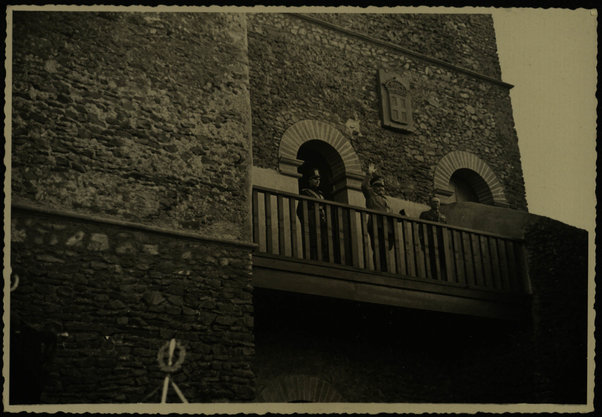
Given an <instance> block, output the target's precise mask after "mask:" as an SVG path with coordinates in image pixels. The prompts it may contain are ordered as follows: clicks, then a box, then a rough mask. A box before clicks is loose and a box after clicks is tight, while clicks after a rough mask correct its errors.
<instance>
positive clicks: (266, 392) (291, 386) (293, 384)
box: [255, 375, 344, 403]
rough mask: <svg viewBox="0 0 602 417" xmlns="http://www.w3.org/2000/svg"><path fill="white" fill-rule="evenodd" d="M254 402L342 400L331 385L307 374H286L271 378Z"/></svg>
mask: <svg viewBox="0 0 602 417" xmlns="http://www.w3.org/2000/svg"><path fill="white" fill-rule="evenodd" d="M255 401H256V402H265V403H277V402H344V399H343V397H342V396H341V395H340V394H339V393H338V392H337V390H335V389H334V387H333V386H332V385H330V384H329V383H328V382H326V381H324V380H323V379H321V378H318V377H315V376H308V375H287V376H280V377H276V378H274V379H273V380H271V381H270V382H269V383H268V384H267V385H266V386H265V387H264V388H263V389H262V390H261V391H260V392H259V394H258V395H257V397H256V399H255Z"/></svg>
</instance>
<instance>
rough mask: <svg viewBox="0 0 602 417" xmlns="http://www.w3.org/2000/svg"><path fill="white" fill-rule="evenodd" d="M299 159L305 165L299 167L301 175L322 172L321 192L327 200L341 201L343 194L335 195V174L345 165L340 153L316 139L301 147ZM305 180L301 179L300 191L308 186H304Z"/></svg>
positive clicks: (298, 154)
mask: <svg viewBox="0 0 602 417" xmlns="http://www.w3.org/2000/svg"><path fill="white" fill-rule="evenodd" d="M297 159H299V160H301V161H303V164H302V165H301V166H300V167H299V173H300V174H302V175H303V174H304V172H307V171H309V170H311V169H318V170H319V171H320V176H321V181H320V191H322V194H323V195H324V198H326V199H327V200H333V201H337V199H338V201H339V202H345V201H341V199H342V197H343V194H341V193H335V191H336V190H335V182H334V180H335V178H334V176H333V171H334V173H336V172H337V170H338V168H339V167H340V166H342V165H343V160H342V159H341V156H340V155H339V153H338V152H337V151H336V149H334V148H333V147H332V146H330V145H329V144H328V143H326V142H324V141H322V140H318V139H314V140H310V141H307V142H305V143H303V145H301V147H300V148H299V151H298V152H297ZM303 182H304V178H300V179H299V190H301V188H304V187H306V186H307V184H304V183H303Z"/></svg>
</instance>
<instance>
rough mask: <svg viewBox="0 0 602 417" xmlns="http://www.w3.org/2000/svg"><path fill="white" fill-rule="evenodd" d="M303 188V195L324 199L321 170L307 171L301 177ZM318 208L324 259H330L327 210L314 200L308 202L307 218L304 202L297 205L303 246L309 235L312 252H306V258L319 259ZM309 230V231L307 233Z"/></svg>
mask: <svg viewBox="0 0 602 417" xmlns="http://www.w3.org/2000/svg"><path fill="white" fill-rule="evenodd" d="M301 181H302V184H303V186H302V188H301V192H300V194H301V195H304V196H307V197H312V198H317V199H319V200H324V195H323V194H322V192H321V191H320V171H319V170H317V169H311V170H309V171H308V172H306V173H305V174H304V176H303V178H302V179H301ZM316 209H317V210H318V213H319V214H318V216H319V218H320V225H319V226H320V241H321V242H320V244H321V248H322V259H323V260H325V261H327V260H328V228H327V223H326V212H325V210H324V206H323V205H322V204H318V205H317V207H316V204H315V203H314V202H313V201H309V202H307V217H308V219H305V215H304V213H303V202H302V201H300V202H299V205H298V206H297V216H298V217H299V221H300V222H301V229H302V231H303V232H302V234H301V237H302V241H303V248H304V250H305V246H306V244H305V242H306V239H307V237H306V235H309V251H310V253H309V254H308V253H305V258H306V259H314V260H317V259H318V234H317V231H318V229H317V225H316V216H315V210H316ZM306 232H307V233H306Z"/></svg>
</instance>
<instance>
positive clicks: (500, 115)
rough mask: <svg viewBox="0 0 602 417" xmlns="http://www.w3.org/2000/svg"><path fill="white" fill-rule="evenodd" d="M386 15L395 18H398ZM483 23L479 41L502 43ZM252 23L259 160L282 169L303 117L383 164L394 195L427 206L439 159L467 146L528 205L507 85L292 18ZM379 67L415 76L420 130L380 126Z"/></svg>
mask: <svg viewBox="0 0 602 417" xmlns="http://www.w3.org/2000/svg"><path fill="white" fill-rule="evenodd" d="M354 19H357V22H356V23H354V29H357V30H358V31H359V29H360V28H361V27H364V28H369V27H371V26H370V25H371V24H372V23H371V22H367V23H366V22H363V21H362V20H361V18H360V17H350V16H347V17H345V19H344V20H345V24H346V25H347V24H349V25H350V23H348V22H351V21H354V22H355V20H354ZM387 19H388V20H387V22H389V23H388V24H391V22H392V20H391V19H393V18H391V17H388V18H387ZM408 19H409V18H408ZM441 19H443V18H441ZM469 20H470V19H469ZM477 21H479V25H480V26H479V25H477V26H476V28H475V29H474V31H476V32H475V33H479V34H480V33H481V32H483V33H482V37H478V38H477V37H476V35H474V36H475V43H481V42H482V43H483V44H486V43H488V42H492V44H491V45H490V46H489V47H490V48H492V47H494V46H495V44H494V43H493V39H492V38H491V33H490V32H491V30H492V29H491V28H489V27H488V25H489V24H488V23H487V24H485V21H486V19H485V20H483V21H481V19H477ZM248 22H249V28H248V37H249V57H250V82H251V105H252V108H253V164H254V165H256V166H259V167H262V168H271V169H277V166H278V165H277V164H278V146H279V141H280V139H281V137H282V135H283V133H284V131H285V130H286V129H287V128H288V127H290V126H291V125H293V124H294V123H296V122H298V121H300V120H304V119H316V120H320V121H324V122H327V123H331V124H332V125H334V126H335V127H337V128H338V129H339V130H340V131H341V133H343V134H344V135H345V137H346V138H347V139H348V140H349V141H350V143H351V144H352V146H353V148H354V149H355V152H356V153H357V154H358V156H359V158H360V161H361V162H362V164H363V166H364V169H365V167H367V165H368V164H369V163H374V164H375V166H376V167H377V168H378V169H379V170H380V172H381V173H382V174H383V175H384V177H385V181H386V182H387V184H388V186H387V187H388V193H389V195H391V196H393V197H398V198H402V199H406V200H410V201H414V202H418V203H426V202H427V201H428V198H429V196H430V194H431V193H432V191H433V175H434V170H435V167H436V165H437V163H438V162H439V161H440V160H441V158H442V157H443V156H445V155H446V154H447V153H449V152H451V151H468V152H472V153H474V154H476V155H477V156H478V157H479V158H481V159H482V160H483V161H485V162H486V163H487V164H488V165H489V166H490V167H491V169H492V170H493V171H494V173H495V174H496V176H497V177H498V179H499V180H500V182H501V184H502V186H503V187H504V190H505V194H506V198H507V200H508V202H509V204H510V206H511V207H512V208H516V209H521V210H525V209H526V200H525V190H524V182H523V177H522V168H521V164H520V154H519V149H518V144H517V137H516V132H515V130H514V123H513V119H512V109H511V104H510V97H509V92H508V90H507V88H505V87H503V86H500V85H496V84H493V83H491V82H488V81H485V80H482V79H479V78H475V77H472V76H469V75H466V74H464V73H460V72H456V71H454V70H452V69H448V68H443V67H441V66H438V65H435V64H431V63H427V62H424V61H421V60H418V59H415V58H412V57H409V56H406V55H403V54H401V53H399V52H397V51H395V50H392V49H390V48H385V47H382V46H379V45H376V44H374V43H371V42H368V41H365V40H361V39H358V38H356V37H350V36H348V35H346V34H343V33H340V32H337V31H334V30H331V29H327V28H325V27H322V26H319V25H316V24H314V23H310V22H307V21H305V20H302V19H299V18H297V17H294V16H291V15H282V14H252V15H249V16H248ZM450 22H452V23H453V24H454V25H457V22H456V20H454V19H452V20H450ZM467 23H468V22H465V24H467ZM425 24H426V23H425ZM450 24H451V23H450ZM400 26H402V25H400ZM467 26H468V25H467ZM421 27H422V26H420V25H418V26H417V29H418V28H421ZM479 27H483V28H485V27H487V30H485V29H482V30H479V29H478V28H479ZM363 32H368V29H366V30H364V31H363ZM416 33H417V35H416V36H422V35H420V34H421V33H422V32H416ZM466 33H467V34H468V33H472V32H468V31H467V32H466ZM367 34H368V35H371V33H367ZM379 36H380V35H379ZM425 36H426V35H425ZM466 36H469V35H466ZM470 36H472V35H470ZM410 37H411V36H410ZM458 42H460V41H459V40H458ZM460 43H461V42H460ZM419 52H420V51H419ZM473 59H475V60H477V61H478V62H481V61H482V62H483V63H484V64H483V65H485V63H486V62H490V61H491V60H492V59H493V58H491V57H490V58H486V57H481V55H478V54H475V55H474V56H473ZM487 65H489V64H487ZM379 68H384V69H386V70H397V71H400V72H402V73H403V74H404V75H405V76H407V77H408V79H409V82H410V91H411V94H412V100H413V102H412V103H413V109H414V113H413V116H414V126H415V132H414V133H402V132H398V131H393V130H389V129H385V128H382V127H381V122H380V115H379V111H380V110H379V109H380V102H379V98H378V82H377V73H378V69H379Z"/></svg>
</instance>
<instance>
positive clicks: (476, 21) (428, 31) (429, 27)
mask: <svg viewBox="0 0 602 417" xmlns="http://www.w3.org/2000/svg"><path fill="white" fill-rule="evenodd" d="M311 16H314V17H317V18H320V19H322V20H325V21H327V22H330V23H334V24H336V25H339V26H342V27H344V28H346V29H350V30H353V31H356V32H361V33H365V34H366V35H368V36H370V37H373V38H376V39H379V40H383V41H386V42H391V43H393V44H395V45H397V46H401V47H403V48H407V49H410V50H412V51H415V52H418V53H421V54H423V55H428V56H431V57H433V58H438V59H440V60H442V61H445V62H449V63H450V64H454V65H457V66H460V67H464V68H466V69H470V70H473V71H476V72H478V73H481V74H483V75H488V76H490V77H493V78H498V79H499V78H500V77H501V71H500V64H499V61H498V56H497V48H496V42H495V31H494V29H493V19H492V18H491V15H487V14H435V13H433V14H415V13H398V14H380V13H379V14H369V13H362V14H359V15H358V14H348V13H319V14H311Z"/></svg>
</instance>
